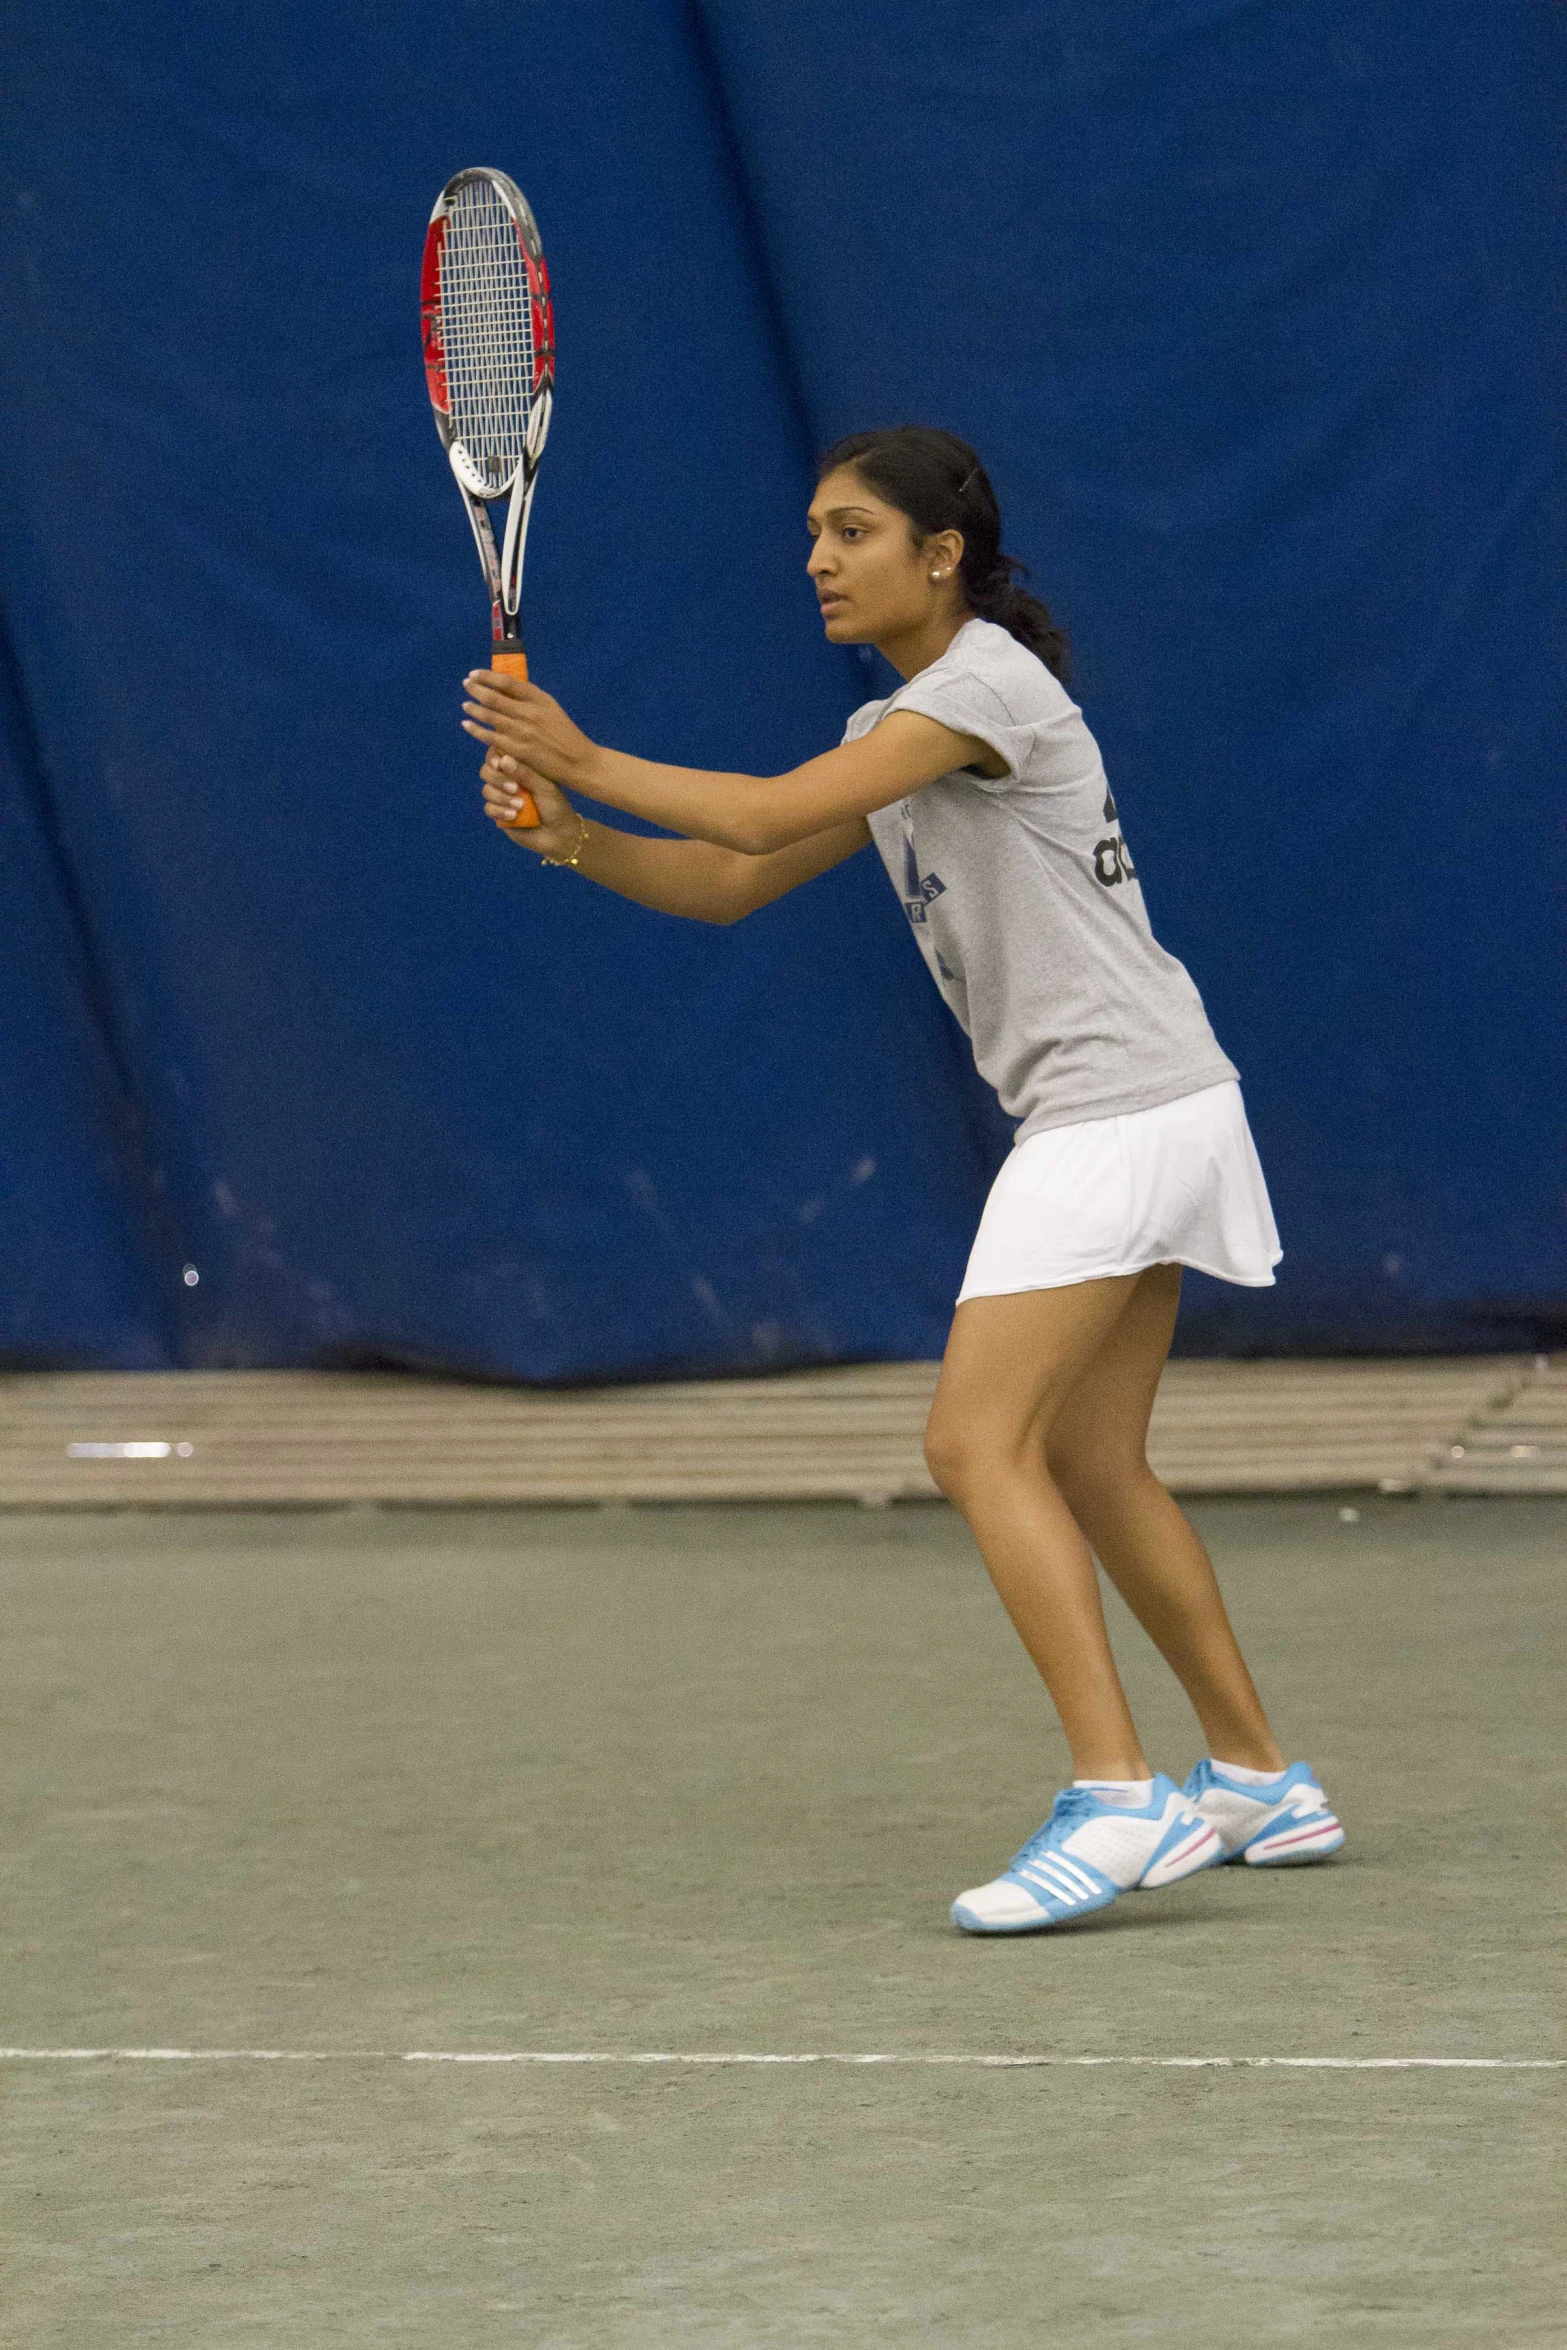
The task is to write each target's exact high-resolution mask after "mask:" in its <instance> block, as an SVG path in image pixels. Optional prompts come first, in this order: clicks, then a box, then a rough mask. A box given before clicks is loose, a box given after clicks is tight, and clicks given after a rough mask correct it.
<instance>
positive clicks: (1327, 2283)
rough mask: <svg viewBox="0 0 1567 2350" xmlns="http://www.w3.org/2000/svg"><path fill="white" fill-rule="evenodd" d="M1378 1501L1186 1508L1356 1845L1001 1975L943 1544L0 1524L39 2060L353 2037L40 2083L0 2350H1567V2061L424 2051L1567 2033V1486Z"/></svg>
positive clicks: (8, 2073) (26, 1941)
mask: <svg viewBox="0 0 1567 2350" xmlns="http://www.w3.org/2000/svg"><path fill="white" fill-rule="evenodd" d="M1355 1506H1356V1507H1357V1508H1358V1510H1359V1513H1360V1514H1359V1518H1358V1520H1357V1521H1356V1522H1354V1523H1346V1522H1344V1521H1343V1520H1342V1519H1341V1518H1340V1515H1339V1508H1340V1503H1339V1500H1338V1498H1337V1497H1334V1498H1331V1499H1312V1500H1298V1501H1297V1500H1290V1501H1272V1502H1217V1503H1214V1502H1210V1503H1207V1504H1203V1505H1200V1506H1198V1507H1197V1508H1195V1509H1194V1512H1193V1514H1194V1516H1195V1517H1196V1518H1197V1520H1198V1522H1199V1524H1200V1525H1201V1527H1202V1530H1203V1532H1204V1533H1205V1535H1206V1536H1207V1537H1208V1539H1209V1541H1210V1543H1211V1545H1212V1547H1213V1549H1214V1552H1215V1555H1216V1557H1217V1559H1218V1562H1219V1566H1220V1571H1221V1574H1222V1575H1223V1577H1224V1579H1225V1584H1226V1589H1227V1591H1228V1593H1229V1596H1230V1599H1231V1603H1232V1607H1233V1610H1234V1613H1235V1615H1236V1617H1237V1620H1238V1623H1239V1627H1240V1630H1241V1635H1242V1639H1243V1641H1244V1642H1245V1643H1246V1645H1247V1648H1248V1650H1249V1653H1250V1655H1251V1658H1252V1662H1253V1665H1254V1668H1255V1670H1256V1672H1257V1674H1258V1678H1259V1680H1260V1682H1261V1684H1262V1687H1263V1691H1264V1695H1265V1697H1266V1698H1267V1699H1268V1702H1269V1704H1270V1706H1271V1708H1272V1710H1273V1713H1274V1716H1275V1719H1276V1722H1277V1725H1278V1728H1279V1732H1280V1735H1281V1737H1282V1739H1283V1742H1284V1745H1285V1747H1286V1749H1287V1751H1288V1752H1289V1754H1290V1755H1291V1756H1292V1757H1294V1756H1296V1755H1300V1754H1304V1755H1306V1756H1308V1757H1309V1758H1310V1760H1311V1761H1312V1762H1314V1763H1315V1764H1316V1766H1317V1768H1318V1769H1319V1771H1320V1772H1321V1774H1322V1777H1323V1779H1324V1782H1325V1784H1326V1786H1327V1789H1328V1792H1329V1796H1330V1798H1331V1800H1332V1801H1333V1802H1334V1803H1335V1805H1336V1806H1337V1808H1338V1809H1339V1810H1340V1811H1341V1813H1342V1814H1343V1816H1344V1819H1345V1821H1346V1825H1347V1827H1348V1829H1349V1834H1350V1846H1349V1850H1348V1851H1347V1853H1346V1854H1345V1856H1344V1857H1343V1859H1342V1860H1341V1861H1339V1862H1337V1863H1335V1864H1332V1865H1330V1866H1328V1867H1325V1868H1321V1869H1316V1870H1304V1871H1298V1872H1275V1873H1268V1874H1264V1873H1262V1872H1257V1871H1248V1870H1244V1869H1225V1870H1220V1871H1214V1872H1211V1873H1209V1874H1207V1875H1204V1876H1201V1877H1198V1878H1195V1879H1192V1880H1190V1881H1189V1882H1187V1883H1186V1884H1183V1885H1180V1886H1177V1887H1175V1888H1174V1889H1173V1890H1171V1891H1169V1892H1166V1893H1162V1894H1152V1895H1142V1896H1132V1897H1128V1898H1127V1899H1126V1900H1124V1901H1122V1902H1120V1903H1118V1904H1117V1905H1116V1906H1115V1908H1114V1909H1112V1910H1111V1911H1109V1912H1108V1913H1106V1914H1105V1915H1104V1916H1103V1917H1102V1918H1099V1919H1095V1920H1093V1921H1090V1922H1088V1923H1085V1924H1084V1925H1083V1926H1082V1927H1080V1928H1078V1929H1076V1930H1075V1931H1073V1932H1071V1933H1068V1934H1059V1935H1046V1936H1035V1937H1022V1938H1018V1939H1009V1940H998V1941H981V1942H975V1941H971V1940H968V1939H966V1938H964V1937H961V1936H959V1935H958V1934H956V1933H955V1932H954V1931H953V1929H952V1928H951V1927H950V1926H949V1924H948V1923H947V1905H948V1903H949V1901H950V1899H951V1897H952V1895H953V1894H954V1893H955V1892H956V1891H958V1890H959V1889H960V1888H961V1887H963V1886H966V1885H969V1884H972V1883H974V1882H977V1881H978V1880H980V1879H982V1878H984V1877H987V1876H990V1875H992V1874H993V1873H994V1872H995V1871H996V1870H997V1869H998V1868H999V1867H1001V1866H1002V1865H1003V1864H1004V1863H1005V1861H1006V1859H1007V1857H1008V1855H1009V1853H1010V1852H1011V1851H1012V1849H1013V1848H1014V1846H1015V1845H1016V1844H1018V1843H1019V1842H1021V1840H1022V1838H1023V1837H1024V1836H1025V1835H1026V1834H1027V1833H1028V1832H1029V1831H1030V1830H1031V1829H1032V1828H1034V1827H1035V1826H1036V1825H1037V1823H1038V1820H1039V1818H1040V1817H1041V1816H1042V1814H1043V1812H1044V1811H1045V1809H1046V1808H1047V1806H1048V1802H1049V1798H1050V1794H1051V1792H1052V1790H1053V1788H1054V1787H1055V1785H1056V1784H1057V1783H1058V1782H1059V1780H1060V1779H1061V1777H1062V1776H1063V1774H1064V1772H1065V1767H1066V1763H1065V1753H1064V1749H1063V1747H1062V1744H1061V1741H1060V1738H1059V1735H1058V1733H1057V1732H1056V1731H1055V1729H1054V1727H1053V1725H1052V1723H1051V1720H1050V1718H1049V1715H1048V1712H1047V1708H1046V1706H1045V1704H1044V1702H1043V1700H1042V1698H1041V1696H1040V1694H1039V1692H1038V1689H1037V1686H1036V1684H1035V1682H1034V1680H1033V1676H1032V1673H1031V1671H1030V1669H1029V1667H1028V1666H1027V1663H1026V1661H1025V1660H1024V1658H1023V1656H1022V1654H1021V1651H1020V1650H1019V1649H1018V1648H1017V1646H1016V1643H1015V1642H1014V1640H1013V1637H1012V1635H1011V1633H1010V1631H1009V1629H1008V1628H1007V1626H1006V1624H1005V1622H1004V1619H1003V1618H1002V1615H1001V1612H1000V1609H999V1607H998V1605H997V1603H996V1601H995V1600H994V1598H993V1597H992V1595H991V1593H990V1590H989V1586H988V1584H987V1583H986V1581H985V1578H984V1575H983V1572H982V1570H981V1568H980V1567H979V1565H978V1563H977V1560H976V1559H975V1558H974V1556H973V1554H972V1552H971V1550H970V1547H969V1543H968V1538H967V1535H966V1533H965V1531H964V1529H963V1527H962V1526H961V1524H960V1523H959V1522H958V1521H957V1520H956V1519H955V1518H954V1517H953V1516H952V1515H951V1514H950V1513H949V1512H948V1511H946V1510H945V1509H944V1508H940V1507H937V1506H934V1505H930V1506H925V1505H913V1506H909V1507H906V1508H900V1509H895V1510H892V1511H888V1512H883V1513H866V1512H861V1511H858V1510H855V1509H852V1508H840V1507H837V1506H826V1507H794V1508H784V1509H778V1508H742V1507H733V1508H708V1509H680V1510H638V1511H629V1510H583V1511H534V1512H516V1513H485V1514H478V1513H466V1512H448V1513H439V1514H436V1513H431V1514H418V1513H409V1514H386V1515H377V1514H373V1513H350V1514H343V1515H335V1516H328V1515H315V1514H307V1513H288V1514H281V1513H280V1514H265V1513H254V1514H245V1515H239V1514H234V1515H220V1514H212V1515H203V1516H169V1517H149V1516H112V1515H106V1516H97V1515H93V1516H88V1515H80V1516H76V1515H72V1516H58V1517H49V1518H44V1517H11V1518H6V1519H0V1560H3V1579H4V1590H5V1619H6V1623H7V1626H8V1631H9V1651H10V1661H9V1665H8V1668H7V1683H8V1697H7V1701H6V1708H5V1712H6V1719H7V1723H8V1734H9V1737H10V1739H11V1742H12V1749H13V1751H12V1756H11V1761H10V1767H9V1771H8V1785H9V1787H10V1790H11V1799H12V1801H11V1808H12V1814H13V1832H12V1838H11V1845H12V1851H13V1854H14V1856H15V1857H14V1860H13V1863H12V1871H11V1875H12V1895H11V1900H10V1904H9V1909H10V1919H9V1952H10V1955H9V1963H8V1976H9V1984H8V1992H7V1998H6V2006H5V2013H6V2022H5V2026H4V2034H3V2036H4V2039H5V2041H6V2042H7V2044H8V2045H9V2046H10V2047H11V2048H13V2049H23V2050H30V2051H44V2050H51V2049H54V2050H60V2049H73V2048H74V2049H80V2048H98V2049H125V2048H150V2047H154V2048H163V2049H187V2050H280V2051H299V2052H315V2056H314V2060H312V2061H292V2060H290V2061H269V2062H254V2061H248V2060H240V2059H235V2060H234V2061H230V2062H216V2061H205V2062H199V2063H197V2062H182V2061H176V2060H173V2059H164V2060H149V2059H140V2060H134V2061H126V2060H118V2059H112V2058H97V2059H75V2060H65V2059H49V2058H46V2057H43V2056H38V2057H31V2056H29V2057H23V2058H11V2059H8V2060H7V2061H6V2062H5V2063H4V2064H3V2066H0V2087H3V2091H4V2095H5V2100H6V2107H7V2113H8V2123H7V2131H6V2166H7V2168H6V2176H7V2181H8V2186H7V2200H8V2202H9V2205H10V2209H11V2212H12V2215H13V2222H12V2226H11V2229H10V2233H11V2236H12V2240H13V2244H16V2243H17V2240H18V2238H20V2239H21V2243H20V2248H19V2251H18V2253H17V2255H16V2257H15V2263H14V2266H13V2269H12V2275H11V2282H10V2284H9V2286H8V2288H7V2294H6V2302H7V2307H6V2314H5V2319H4V2326H3V2329H0V2330H3V2334H4V2339H5V2341H6V2342H7V2343H8V2344H9V2343H15V2344H17V2345H26V2346H28V2350H31V2346H32V2345H34V2344H55V2343H59V2344H69V2345H71V2346H72V2350H99V2346H100V2345H101V2346H103V2350H108V2346H110V2345H113V2346H114V2350H120V2346H122V2345H129V2344H137V2343H143V2342H148V2343H151V2342H157V2343H166V2344H171V2345H187V2344H189V2345H198V2344H199V2345H203V2346H205V2345H212V2344H223V2343H230V2342H232V2343H269V2344H270V2343H277V2344H280V2345H281V2344H288V2345H290V2346H293V2345H305V2346H307V2350H324V2346H327V2345H335V2344H353V2345H360V2344H365V2345H369V2344H382V2343H407V2344H409V2345H419V2346H421V2350H423V2346H425V2345H435V2344H439V2345H441V2346H442V2350H454V2346H455V2350H468V2346H469V2345H474V2346H477V2345H481V2344H483V2345H488V2344H492V2343H500V2342H519V2343H526V2344H528V2345H529V2346H530V2350H666V2346H667V2350H675V2346H677V2345H678V2346H682V2350H683V2346H685V2345H697V2346H707V2345H726V2346H729V2345H732V2346H734V2350H748V2346H749V2345H751V2344H780V2345H795V2344H798V2345H816V2344H834V2345H837V2344H843V2345H850V2344H860V2343H866V2342H881V2341H886V2342H889V2343H890V2342H893V2341H899V2342H907V2341H918V2342H929V2343H939V2344H961V2345H967V2344H974V2345H983V2346H985V2350H992V2346H993V2350H1014V2346H1016V2350H1023V2346H1024V2345H1035V2344H1052V2345H1053V2344H1056V2343H1060V2344H1063V2345H1064V2344H1068V2343H1070V2344H1074V2345H1076V2344H1082V2343H1088V2344H1094V2345H1098V2344H1107V2345H1122V2344H1125V2345H1133V2344H1141V2343H1152V2342H1158V2343H1159V2344H1160V2345H1161V2346H1162V2350H1166V2346H1180V2350H1188V2346H1189V2350H1199V2346H1200V2350H1230V2346H1231V2345H1234V2346H1236V2350H1239V2346H1240V2345H1243V2344H1244V2345H1248V2346H1250V2345H1257V2344H1274V2343H1303V2344H1304V2343H1313V2344H1314V2343H1318V2342H1327V2341H1331V2342H1335V2343H1339V2342H1342V2343H1348V2344H1361V2343H1364V2344H1368V2345H1369V2344H1377V2345H1384V2344H1396V2345H1406V2344H1407V2345H1410V2346H1411V2350H1413V2346H1414V2345H1420V2346H1422V2350H1425V2346H1427V2345H1432V2344H1447V2343H1476V2344H1478V2343H1482V2342H1483V2343H1486V2344H1489V2345H1505V2346H1506V2350H1516V2346H1518V2345H1523V2344H1535V2343H1538V2344H1541V2345H1544V2344H1546V2343H1551V2344H1556V2343H1558V2342H1559V2341H1560V2340H1561V2332H1560V2307H1559V2299H1558V2289H1559V2283H1560V2275H1559V2270H1558V2269H1557V2267H1556V2261H1555V2251H1554V2246H1555V2241H1556V2226H1555V2223H1556V2220H1557V2218H1558V2216H1559V2215H1558V2213H1557V2212H1556V2211H1555V2209H1554V2208H1553V2201H1552V2199H1553V2196H1554V2187H1553V2185H1552V2183H1551V2167H1552V2166H1551V2148H1552V2146H1553V2145H1554V2146H1556V2147H1559V2145H1560V2115H1561V2110H1562V2101H1563V2097H1564V2094H1567V2075H1564V2074H1562V2073H1560V2072H1552V2071H1524V2070H1491V2069H1471V2070H1447V2071H1442V2070H1422V2071H1410V2070H1383V2069H1368V2068H1364V2066H1363V2064H1362V2068H1361V2069H1345V2070H1308V2069H1301V2070H1289V2069H1279V2070H1249V2069H1231V2070H1220V2069H1203V2070H1187V2069H1182V2068H1179V2067H1157V2066H1149V2067H1137V2066H1131V2065H1126V2064H1114V2065H1109V2066H1105V2067H1102V2068H1093V2069H1087V2068H1081V2067H1069V2066H1059V2067H1041V2068H1038V2069H1021V2070H990V2071H987V2070H983V2069H979V2068H978V2067H975V2066H950V2067H947V2066H944V2067H930V2066H920V2065H889V2066H878V2067H869V2068H868V2067H850V2066H844V2065H811V2066H788V2067H784V2066H746V2067H733V2068H728V2067H697V2066H689V2065H672V2066H638V2065H633V2064H602V2065H580V2064H579V2065H558V2066H537V2065H504V2066H502V2065H454V2064H449V2063H440V2064H432V2063H417V2064H410V2063H408V2062H406V2061H403V2058H404V2056H405V2054H406V2052H409V2051H425V2052H432V2053H436V2054H440V2053H462V2052H498V2051H534V2052H556V2053H567V2054H570V2053H597V2054H601V2055H611V2056H629V2055H635V2054H637V2053H646V2052H659V2051H673V2052H685V2053H689V2054H700V2053H709V2054H721V2053H750V2054H759V2055H769V2054H771V2055H780V2054H783V2055H800V2054H810V2053H824V2052H837V2053H843V2054H854V2053H861V2054H863V2053H883V2054H890V2055H899V2054H902V2055H913V2054H918V2053H930V2052H937V2053H943V2054H948V2055H955V2056H966V2057H981V2056H985V2055H1014V2054H1029V2055H1036V2056H1048V2055H1054V2056H1057V2057H1081V2056H1098V2057H1109V2058H1116V2059H1126V2058H1130V2057H1144V2058H1169V2057H1231V2058H1243V2057H1259V2056H1276V2057H1277V2056H1293V2057H1306V2056H1310V2057H1331V2058H1350V2059H1358V2060H1365V2059H1369V2058H1384V2057H1409V2056H1428V2057H1429V2056H1439V2057H1467V2058H1487V2059H1513V2060H1516V2059H1522V2058H1536V2059H1538V2058H1542V2057H1560V2056H1561V2055H1562V2053H1563V2049H1562V2045H1561V2038H1560V2034H1559V2030H1558V2028H1557V2022H1556V2019H1559V2017H1560V2014H1561V2001H1560V1984H1559V1980H1556V1979H1553V1974H1552V1969H1553V1965H1554V1955H1553V1954H1554V1939H1553V1937H1554V1933H1555V1931H1556V1928H1555V1925H1554V1922H1553V1918H1552V1915H1551V1900H1550V1895H1551V1889H1552V1885H1553V1881H1554V1882H1556V1883H1559V1881H1560V1880H1559V1847H1558V1834H1557V1829H1556V1825H1555V1823H1556V1822H1557V1820H1558V1819H1559V1817H1560V1799H1561V1776H1562V1761H1561V1738H1560V1722H1559V1715H1558V1714H1557V1713H1556V1711H1555V1710H1554V1703H1553V1697H1552V1695H1551V1694H1550V1692H1551V1689H1552V1683H1553V1676H1554V1657H1555V1656H1556V1655H1559V1652H1560V1619H1561V1615H1562V1612H1563V1610H1562V1600H1563V1584H1564V1578H1563V1574H1562V1557H1563V1537H1564V1535H1567V1503H1564V1502H1559V1501H1550V1500H1539V1501H1524V1500H1519V1501H1497V1500H1492V1501H1472V1500H1455V1501H1447V1502H1438V1501H1423V1502H1398V1501H1389V1502H1368V1501H1365V1500H1359V1501H1357V1503H1356V1504H1355ZM1112 1604H1113V1605H1114V1603H1112ZM1115 1621H1116V1635H1117V1640H1118V1644H1119V1646H1120V1649H1121V1653H1122V1655H1123V1659H1124V1661H1125V1664H1126V1669H1127V1675H1128V1680H1129V1683H1130V1685H1131V1688H1132V1692H1133V1698H1134V1703H1135V1704H1136V1706H1137V1709H1138V1713H1139V1717H1140V1720H1141V1722H1142V1725H1143V1728H1144V1732H1145V1742H1146V1743H1147V1745H1148V1747H1149V1749H1150V1754H1151V1757H1152V1759H1153V1760H1154V1761H1155V1762H1156V1764H1158V1765H1159V1766H1161V1767H1163V1768H1165V1769H1169V1770H1172V1771H1174V1772H1175V1773H1176V1775H1177V1776H1182V1775H1184V1773H1185V1771H1186V1769H1187V1768H1188V1766H1189V1764H1190V1763H1191V1762H1192V1760H1194V1759H1195V1757H1196V1755H1197V1753H1198V1752H1199V1751H1200V1748H1199V1744H1198V1737H1197V1732H1196V1727H1195V1724H1193V1723H1192V1722H1191V1721H1190V1719H1189V1717H1188V1716H1187V1715H1186V1713H1185V1709H1184V1704H1183V1701H1182V1700H1181V1699H1180V1698H1179V1696H1178V1693H1176V1692H1175V1691H1174V1688H1173V1685H1172V1684H1170V1683H1168V1682H1167V1680H1166V1679H1165V1677H1164V1675H1163V1669H1162V1667H1160V1666H1158V1664H1157V1662H1156V1661H1155V1660H1154V1659H1153V1658H1152V1656H1151V1652H1150V1651H1148V1650H1147V1648H1146V1646H1145V1644H1144V1643H1143V1642H1142V1639H1141V1636H1140V1635H1139V1634H1138V1633H1136V1631H1135V1630H1134V1629H1133V1628H1132V1627H1131V1626H1130V1624H1129V1622H1128V1620H1127V1619H1126V1617H1125V1616H1124V1614H1123V1613H1121V1612H1120V1611H1119V1609H1118V1608H1117V1610H1116V1618H1115ZM18 2217H19V2219H20V2226H18V2225H17V2224H16V2221H17V2218H18Z"/></svg>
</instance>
